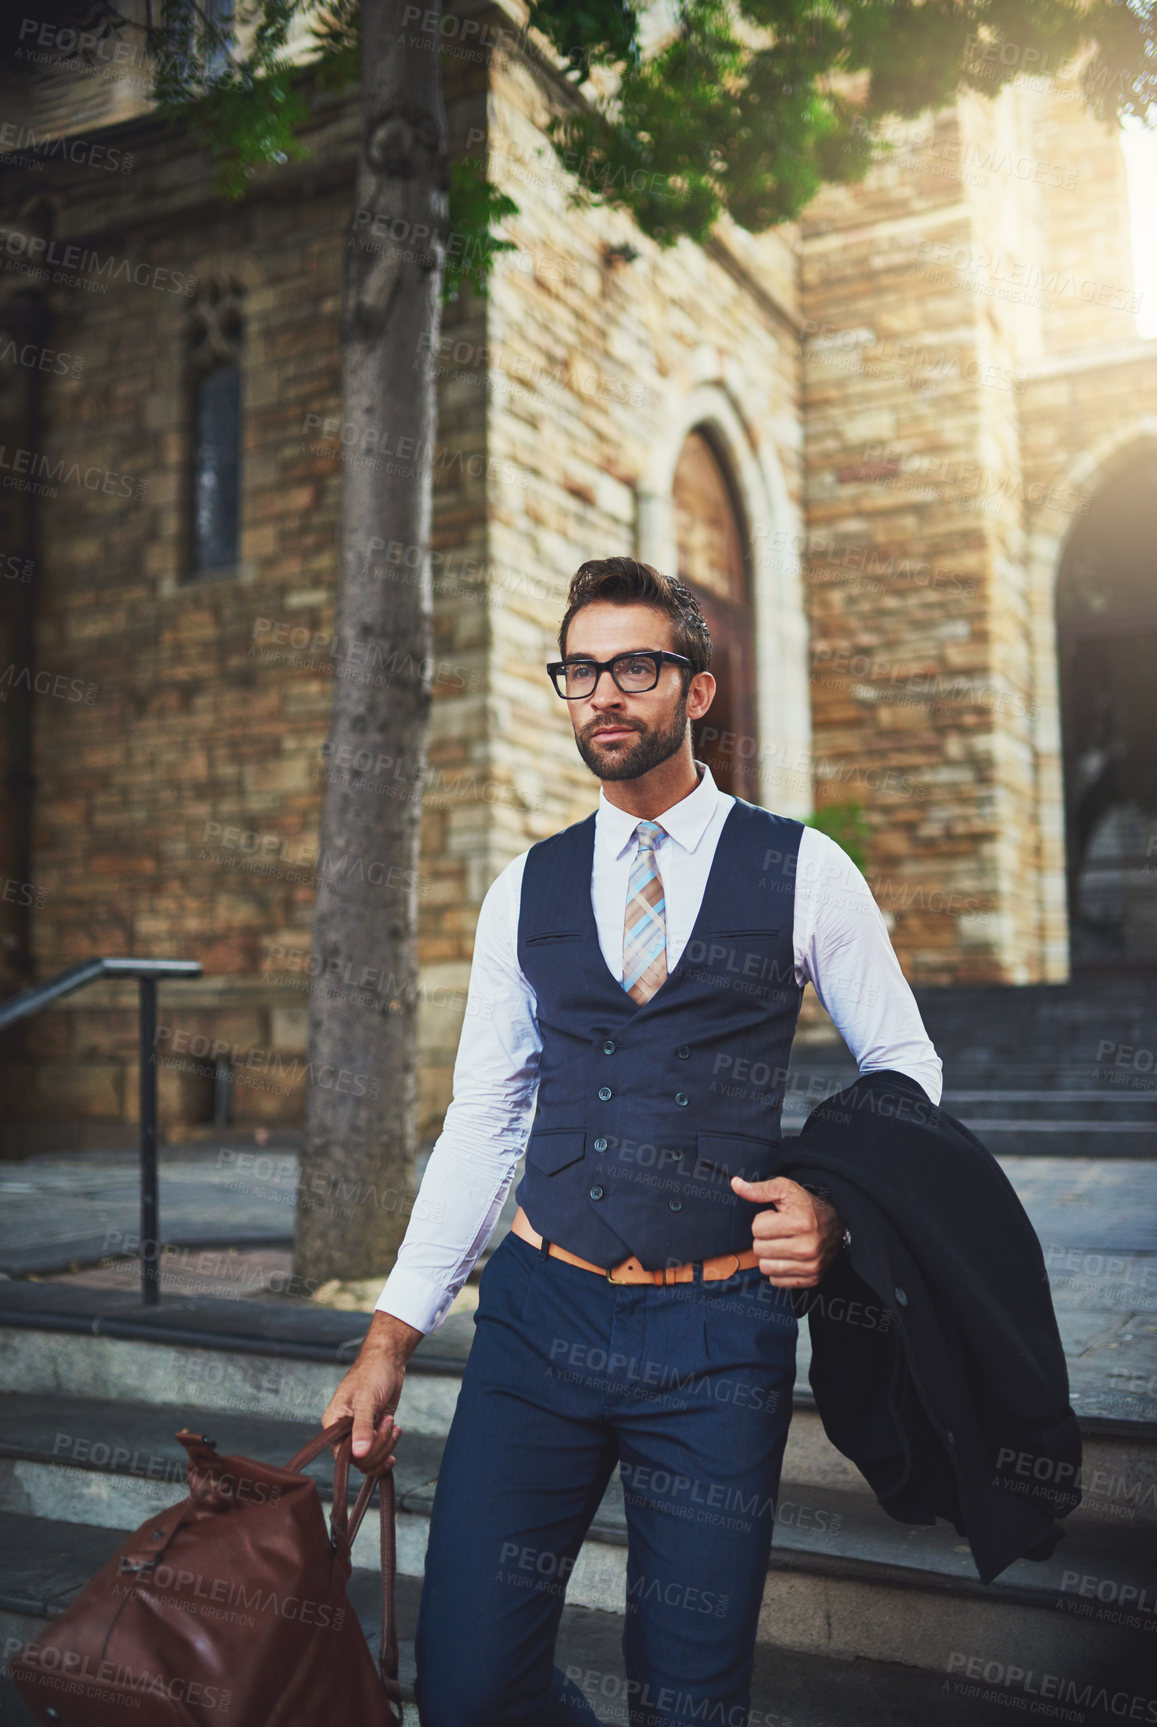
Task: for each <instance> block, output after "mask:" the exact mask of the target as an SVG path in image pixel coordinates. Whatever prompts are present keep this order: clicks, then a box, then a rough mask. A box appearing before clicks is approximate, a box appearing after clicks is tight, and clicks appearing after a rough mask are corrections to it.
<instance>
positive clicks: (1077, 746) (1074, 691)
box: [1056, 445, 1157, 972]
mask: <svg viewBox="0 0 1157 1727" xmlns="http://www.w3.org/2000/svg"><path fill="white" fill-rule="evenodd" d="M1155 548H1157V445H1149V446H1146V448H1145V449H1143V450H1141V451H1139V452H1136V453H1134V454H1133V455H1132V456H1131V457H1127V458H1125V459H1124V460H1123V461H1122V462H1121V463H1120V465H1119V466H1118V467H1117V468H1116V470H1115V472H1114V473H1113V474H1112V475H1111V476H1110V478H1109V479H1107V480H1106V481H1105V483H1104V485H1103V486H1102V487H1101V489H1100V491H1099V492H1098V493H1097V495H1096V497H1095V498H1094V500H1093V503H1092V504H1091V506H1090V508H1089V512H1088V514H1087V515H1086V516H1085V517H1084V519H1083V520H1082V521H1081V522H1080V523H1079V524H1078V525H1077V527H1076V528H1075V529H1074V531H1073V533H1072V535H1071V537H1070V539H1069V542H1068V545H1067V547H1066V549H1065V553H1064V556H1063V558H1062V561H1061V567H1060V572H1059V575H1058V579H1057V602H1056V609H1057V654H1058V671H1059V683H1060V710H1061V738H1062V754H1063V763H1064V787H1065V873H1066V881H1067V888H1068V904H1069V931H1070V944H1071V964H1072V969H1073V971H1074V972H1075V971H1078V970H1081V969H1086V970H1087V969H1089V968H1096V969H1098V970H1101V969H1104V968H1105V967H1112V968H1118V967H1127V968H1130V969H1132V968H1138V967H1143V968H1157V550H1155Z"/></svg>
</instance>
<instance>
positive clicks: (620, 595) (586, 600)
mask: <svg viewBox="0 0 1157 1727" xmlns="http://www.w3.org/2000/svg"><path fill="white" fill-rule="evenodd" d="M596 600H609V601H610V602H611V603H612V604H613V605H616V606H632V605H635V606H637V605H646V606H655V607H656V608H657V609H658V610H659V611H661V612H665V613H666V614H667V616H668V617H669V618H670V620H671V623H672V625H673V626H674V630H673V636H674V639H673V642H672V652H673V653H676V654H682V655H683V656H684V657H685V658H686V659H689V660H690V661H691V665H692V666H693V668H694V670H693V671H687V670H685V669H684V668H683V667H680V668H679V669H680V671H681V672H682V674H683V689H684V691H686V689H687V687H688V685H689V684H690V682H691V679H692V678H693V677H694V675H695V672H705V671H707V669H708V668H709V666H710V664H711V633H710V631H709V630H708V628H707V622H706V619H705V618H704V616H703V613H702V612H701V611H700V610H699V604H698V601H697V600H696V598H695V595H694V594H693V593H692V592H691V590H690V588H689V587H688V586H687V584H686V582H681V581H680V580H679V578H678V576H665V575H664V574H663V573H662V571H661V570H657V569H656V568H655V567H654V565H653V564H643V563H640V562H639V560H638V558H591V559H590V560H588V562H587V563H585V564H580V565H579V567H578V569H577V570H576V571H575V573H574V575H573V576H572V577H571V579H570V588H569V590H568V592H567V596H566V612H565V613H564V615H563V620H562V624H561V626H560V628H559V632H558V652H559V658H560V659H565V658H566V633H567V630H568V629H569V628H570V623H571V619H572V618H573V617H574V615H575V613H576V612H579V611H581V610H582V608H583V606H589V605H592V604H593V603H594V601H596Z"/></svg>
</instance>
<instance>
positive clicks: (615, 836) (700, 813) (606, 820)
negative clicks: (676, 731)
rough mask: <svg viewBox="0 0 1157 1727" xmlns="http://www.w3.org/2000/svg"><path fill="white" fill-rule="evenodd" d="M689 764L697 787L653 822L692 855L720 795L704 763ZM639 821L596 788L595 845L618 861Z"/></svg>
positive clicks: (631, 838) (705, 829) (601, 789)
mask: <svg viewBox="0 0 1157 1727" xmlns="http://www.w3.org/2000/svg"><path fill="white" fill-rule="evenodd" d="M692 760H693V761H694V765H695V771H696V773H698V774H699V784H698V785H697V786H696V787H695V790H694V791H691V792H688V793H687V796H686V797H685V798H681V799H680V800H679V802H678V803H677V804H672V805H671V807H670V808H669V809H666V810H664V811H663V813H662V815H658V816H655V818H654V820H655V821H657V822H659V823H660V824H661V826H662V827H664V828H665V829H666V831H667V832H668V833H669V834H670V836H671V838H672V839H673V840H678V842H679V844H680V845H681V846H682V847H683V848H684V850H686V851H694V850H695V847H696V846H697V845H698V844H699V841H700V840H701V839H702V838H703V835H704V834H705V833H706V831H707V826H708V823H709V822H710V820H711V818H712V816H713V815H714V814H715V810H716V808H717V806H718V803H719V800H720V798H721V796H722V795H723V794H722V793H721V792H720V790H719V787H718V786H717V785H716V784H715V780H714V778H713V776H712V773H711V769H710V768H709V767H708V766H707V763H706V762H701V761H698V760H695V758H694V757H693V758H692ZM639 820H640V818H639V817H638V816H633V815H632V814H631V813H630V811H629V810H621V809H620V808H619V806H618V805H617V804H613V803H611V801H610V799H609V798H608V797H607V795H606V793H605V792H604V790H603V788H602V786H600V787H599V807H598V809H597V811H596V812H595V829H596V833H595V838H596V842H597V843H598V844H600V845H603V846H609V847H610V850H611V853H612V855H613V856H614V857H616V858H619V857H621V856H622V855H623V852H624V851H625V850H626V848H627V846H628V844H630V842H631V841H632V840H633V839H634V837H635V829H636V828H637V827H638V825H639ZM661 843H662V842H661V841H660V844H661Z"/></svg>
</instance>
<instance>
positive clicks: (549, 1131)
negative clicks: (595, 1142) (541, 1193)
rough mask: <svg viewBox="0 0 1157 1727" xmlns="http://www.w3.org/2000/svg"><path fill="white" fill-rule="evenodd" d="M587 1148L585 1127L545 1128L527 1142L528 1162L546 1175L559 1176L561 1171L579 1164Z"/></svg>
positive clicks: (533, 1134) (532, 1135)
mask: <svg viewBox="0 0 1157 1727" xmlns="http://www.w3.org/2000/svg"><path fill="white" fill-rule="evenodd" d="M586 1147H587V1130H586V1128H585V1127H544V1128H540V1129H539V1130H538V1131H537V1132H535V1133H532V1134H531V1136H530V1138H529V1139H528V1140H527V1142H526V1161H527V1162H528V1163H533V1165H534V1167H535V1168H536V1169H541V1170H542V1172H543V1174H544V1175H557V1174H558V1172H559V1170H560V1169H566V1168H567V1166H568V1165H569V1164H572V1163H577V1161H578V1159H579V1158H580V1157H582V1156H583V1154H584V1153H585V1151H586Z"/></svg>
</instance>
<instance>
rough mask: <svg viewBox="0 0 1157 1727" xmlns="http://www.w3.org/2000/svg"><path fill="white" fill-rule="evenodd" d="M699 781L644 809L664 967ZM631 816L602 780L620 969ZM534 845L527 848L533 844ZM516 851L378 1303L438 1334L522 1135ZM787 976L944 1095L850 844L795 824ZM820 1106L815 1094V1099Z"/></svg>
mask: <svg viewBox="0 0 1157 1727" xmlns="http://www.w3.org/2000/svg"><path fill="white" fill-rule="evenodd" d="M695 766H696V770H697V771H700V773H701V777H700V780H699V784H698V785H697V786H696V788H695V790H694V791H693V792H689V793H688V795H687V796H686V797H685V798H683V799H682V800H681V801H680V802H679V803H677V804H672V806H671V808H670V809H668V810H664V812H663V813H662V815H660V816H656V817H655V818H654V819H655V820H656V821H658V822H660V823H661V825H662V826H663V828H664V830H665V832H664V833H663V834H662V835H661V836H660V837H659V838H658V840H657V842H656V847H655V859H656V862H657V864H658V867H659V874H660V876H661V877H662V881H663V894H664V899H665V902H666V903H665V915H666V919H667V969H668V972H670V971H673V970H674V968H675V966H676V965H677V964H678V962H679V956H680V954H681V953H682V952H683V949H684V947H685V945H686V943H687V940H688V937H689V936H690V934H691V931H692V929H693V927H694V924H695V919H696V918H697V916H698V915H699V906H700V902H701V901H702V899H703V891H704V888H705V887H706V885H707V876H708V873H709V871H710V869H711V864H712V861H713V859H714V857H715V847H716V845H717V844H718V841H719V835H720V832H721V830H722V827H723V823H724V820H725V819H726V816H727V813H728V811H729V810H730V808H731V806H732V804H733V803H734V802H735V799H734V798H733V797H731V796H730V795H729V794H728V793H726V792H721V791H720V790H719V788H718V786H717V785H716V784H715V781H714V779H713V777H712V775H711V770H710V769H709V768H708V767H707V766H706V765H705V764H704V763H702V762H696V764H695ZM638 821H639V818H638V817H637V816H632V815H630V814H629V813H628V812H627V811H625V810H621V809H619V808H618V807H617V805H615V804H613V803H611V802H610V801H609V800H608V799H607V797H606V794H605V792H604V791H603V789H602V788H601V787H600V789H599V803H598V809H597V811H596V814H595V843H594V863H593V869H592V877H591V902H592V906H593V909H594V914H595V922H596V924H597V926H598V932H599V945H600V947H601V948H602V951H603V957H604V958H605V960H606V962H607V965H608V966H609V967H610V969H611V973H612V975H613V976H614V977H616V978H618V979H619V980H620V981H621V980H622V976H623V920H624V914H625V910H626V901H627V883H628V879H629V876H630V872H631V860H632V858H633V856H634V852H635V830H636V828H637V826H638ZM528 849H529V848H528ZM526 855H527V854H526V852H525V851H523V852H520V853H519V854H518V856H517V857H515V858H512V859H511V861H510V862H509V863H508V864H507V865H506V867H505V869H503V870H501V871H500V873H499V874H498V875H497V876H496V877H495V879H494V881H493V882H492V883H491V884H490V887H489V888H488V889H487V892H486V895H485V897H484V899H483V901H482V905H481V908H480V910H479V913H478V927H477V931H476V934H475V938H474V958H473V961H472V963H471V968H470V987H469V990H468V992H467V1000H466V1016H465V1020H464V1023H463V1026H462V1035H461V1038H460V1040H459V1044H458V1055H457V1058H456V1060H455V1063H454V1095H453V1099H452V1101H451V1103H450V1105H449V1108H448V1109H447V1111H446V1115H445V1119H444V1122H443V1127H442V1132H441V1134H440V1135H439V1137H438V1139H437V1141H436V1143H435V1145H434V1149H433V1151H432V1152H431V1153H430V1159H429V1162H428V1163H427V1165H426V1171H425V1174H424V1175H423V1177H422V1185H421V1188H420V1190H419V1192H418V1196H417V1199H416V1200H415V1204H414V1210H413V1213H412V1215H411V1217H410V1222H409V1226H408V1228H407V1230H406V1237H405V1240H404V1241H403V1242H402V1245H401V1247H400V1248H399V1250H398V1258H397V1262H396V1264H395V1266H394V1269H393V1271H391V1273H390V1275H389V1277H388V1278H387V1280H386V1283H385V1287H384V1288H383V1290H382V1293H381V1295H380V1296H379V1297H378V1301H377V1307H378V1308H380V1309H382V1310H383V1311H384V1312H386V1313H392V1314H394V1315H396V1316H397V1318H399V1319H403V1320H405V1321H406V1322H407V1324H409V1325H413V1326H416V1327H417V1329H418V1330H419V1331H425V1332H429V1331H433V1330H435V1329H436V1327H437V1326H438V1325H439V1324H440V1323H441V1321H442V1319H443V1318H444V1317H445V1314H446V1310H447V1308H448V1307H449V1306H450V1304H451V1302H452V1301H453V1300H454V1297H455V1296H456V1295H457V1293H458V1291H459V1290H460V1289H461V1287H462V1285H463V1284H464V1283H465V1281H466V1279H467V1277H468V1276H469V1274H470V1270H471V1268H472V1266H473V1264H474V1262H475V1260H476V1259H477V1258H478V1255H479V1254H480V1253H481V1252H482V1249H483V1248H484V1247H485V1246H486V1243H487V1241H488V1240H489V1239H490V1235H491V1232H492V1231H493V1229H494V1225H495V1223H496V1221H497V1219H498V1214H499V1212H500V1211H501V1209H502V1204H503V1201H504V1200H505V1198H506V1194H507V1191H508V1189H509V1187H510V1183H511V1181H512V1180H513V1177H514V1171H515V1166H516V1165H517V1163H518V1160H519V1158H520V1157H521V1156H522V1153H523V1150H524V1149H525V1146H526V1141H527V1138H528V1136H529V1132H530V1123H531V1118H532V1117H533V1114H534V1106H535V1099H536V1096H537V1092H538V1058H539V1054H540V1052H541V1049H542V1038H541V1036H540V1033H539V1029H538V1020H537V1017H536V1007H537V1001H536V997H535V993H534V990H533V989H532V988H531V985H530V983H529V982H528V980H527V978H526V976H525V974H524V973H523V971H522V968H521V967H520V965H519V963H518V918H519V909H520V900H521V894H522V872H523V868H524V865H525V863H526ZM793 941H794V948H795V978H796V982H797V983H798V984H800V985H801V986H802V985H803V984H805V983H807V982H809V981H810V983H811V984H812V986H813V988H814V989H815V992H816V994H817V995H818V996H819V999H820V1001H821V1002H822V1003H823V1005H824V1007H825V1009H826V1010H827V1012H828V1013H829V1014H830V1015H831V1018H832V1021H833V1023H834V1024H835V1026H836V1029H837V1030H838V1031H839V1033H840V1035H841V1037H842V1038H843V1040H844V1042H845V1043H846V1044H847V1046H848V1048H849V1049H850V1051H851V1053H852V1055H853V1057H854V1058H855V1060H856V1062H857V1063H858V1065H859V1069H860V1072H861V1073H862V1074H864V1073H872V1072H874V1071H875V1070H877V1069H880V1068H895V1069H897V1070H898V1071H899V1072H901V1073H906V1074H909V1075H910V1076H911V1077H912V1078H913V1079H914V1080H916V1082H917V1083H918V1084H919V1085H921V1086H923V1088H924V1090H925V1091H926V1092H927V1093H928V1096H929V1097H930V1098H931V1100H932V1102H933V1103H939V1101H940V1091H941V1077H942V1066H941V1061H940V1057H939V1056H938V1055H937V1054H936V1051H935V1049H934V1048H933V1046H932V1043H931V1041H930V1040H929V1037H928V1034H927V1032H926V1031H925V1029H924V1024H923V1021H922V1020H921V1018H920V1010H919V1008H918V1007H917V1006H916V1001H915V998H914V996H913V994H912V991H911V989H910V987H909V985H908V981H907V979H906V978H905V976H904V974H903V972H902V971H901V970H900V962H899V960H898V959H897V958H896V955H895V952H894V951H893V948H892V943H891V940H890V939H889V936H888V931H887V927H886V925H885V923H884V919H883V917H882V915H881V913H880V908H879V907H878V906H877V904H876V902H875V900H874V899H873V898H872V894H871V890H870V888H869V887H868V884H867V882H866V881H865V880H864V877H863V876H862V875H861V873H860V871H859V870H858V869H857V867H856V865H855V864H854V863H853V862H852V860H851V858H850V857H849V856H848V855H847V853H846V852H845V851H844V850H843V849H842V848H841V847H840V846H838V845H837V844H836V842H835V841H834V840H833V839H830V838H829V837H828V836H827V835H826V834H823V833H820V831H819V830H818V829H817V828H811V827H805V828H804V830H803V833H802V834H801V836H800V845H799V856H798V859H797V862H796V881H795V919H794V927H793ZM817 1101H818V1100H817Z"/></svg>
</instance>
